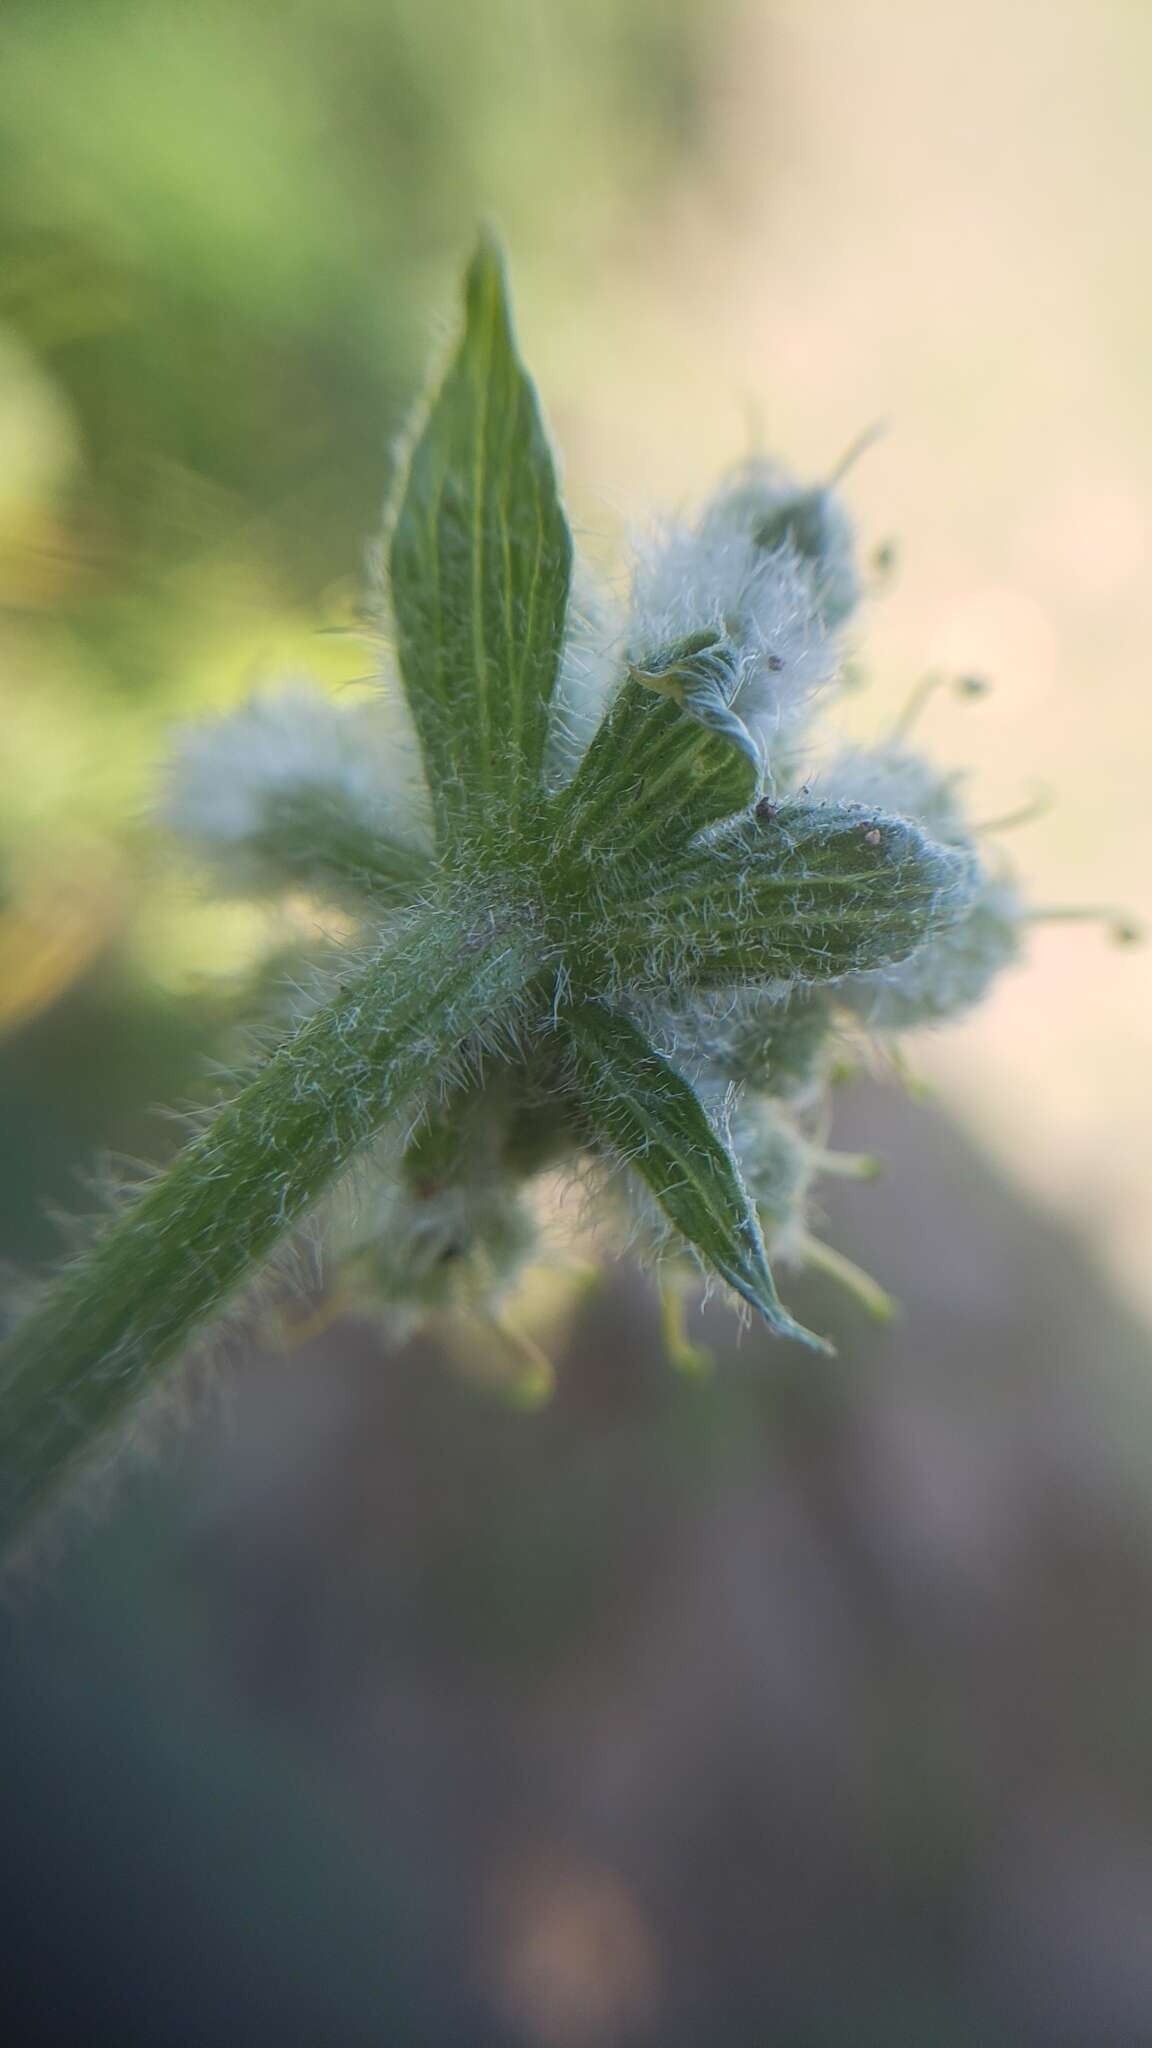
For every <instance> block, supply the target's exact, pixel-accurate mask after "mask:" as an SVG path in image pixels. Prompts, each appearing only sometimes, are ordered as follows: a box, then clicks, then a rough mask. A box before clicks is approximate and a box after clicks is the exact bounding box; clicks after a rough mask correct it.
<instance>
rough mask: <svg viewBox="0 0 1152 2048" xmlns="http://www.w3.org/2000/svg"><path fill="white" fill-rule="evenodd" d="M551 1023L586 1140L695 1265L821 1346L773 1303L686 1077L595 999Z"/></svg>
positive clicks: (757, 1249)
mask: <svg viewBox="0 0 1152 2048" xmlns="http://www.w3.org/2000/svg"><path fill="white" fill-rule="evenodd" d="M561 1028H562V1029H563V1030H564V1031H565V1032H566V1033H567V1035H568V1038H569V1040H570V1043H571V1047H572V1053H573V1060H574V1065H575V1075H576V1086H577V1089H578V1091H579V1095H580V1098H581V1102H582V1107H583V1111H584V1115H585V1117H586V1119H587V1126H588V1131H589V1134H590V1136H591V1137H592V1139H593V1140H594V1141H595V1143H596V1144H597V1145H599V1146H601V1147H603V1149H604V1150H605V1151H607V1152H609V1153H612V1154H614V1155H615V1156H616V1157H618V1158H620V1159H623V1160H625V1161H626V1162H627V1164H628V1165H629V1166H631V1167H632V1168H633V1169H634V1170H635V1171H636V1172H637V1173H638V1174H639V1175H640V1177H641V1179H642V1180H643V1181H644V1182H645V1184H646V1186H647V1187H648V1189H649V1191H650V1192H651V1194H652V1195H653V1196H654V1197H655V1199H656V1201H657V1202H658V1203H659V1205H660V1208H661V1209H662V1210H663V1212H664V1214H665V1216H667V1218H668V1221H669V1222H670V1223H671V1224H672V1225H673V1226H674V1227H675V1229H676V1230H678V1231H679V1233H680V1235H681V1236H682V1237H683V1238H685V1239H686V1240H687V1242H688V1243H689V1244H690V1245H691V1246H692V1248H693V1250H694V1251H696V1252H697V1253H698V1255H699V1256H700V1258H701V1259H702V1260H703V1261H704V1263H705V1264H706V1265H708V1266H711V1267H712V1269H713V1270H714V1271H715V1272H717V1273H718V1274H719V1275H720V1277H721V1279H722V1280H726V1281H727V1283H728V1285H729V1286H730V1287H734V1288H735V1290H736V1292H737V1294H739V1295H741V1296H742V1297H743V1299H744V1300H745V1301H747V1302H750V1303H751V1305H752V1307H753V1308H755V1309H758V1310H759V1312H760V1314H761V1315H762V1316H763V1317H764V1320H765V1322H766V1323H768V1324H769V1325H770V1327H771V1328H772V1329H773V1330H775V1331H776V1332H777V1333H778V1335H780V1336H784V1337H798V1338H799V1339H800V1341H801V1342H802V1343H805V1344H809V1345H812V1346H813V1347H814V1348H815V1349H816V1350H819V1351H823V1350H827V1349H828V1346H827V1345H826V1344H825V1343H824V1341H823V1340H822V1339H821V1338H819V1337H815V1336H813V1335H812V1333H811V1331H809V1330H805V1329H802V1328H801V1326H800V1324H799V1323H797V1322H794V1321H793V1319H792V1317H791V1316H790V1315H789V1314H788V1311H787V1309H785V1308H783V1307H782V1306H781V1303H780V1301H779V1298H778V1296H777V1293H776V1288H775V1284H774V1282H773V1279H772V1274H771V1270H770V1268H769V1265H768V1260H767V1256H766V1254H765V1251H764V1240H763V1238H762V1237H761V1234H760V1226H759V1223H758V1222H757V1220H756V1212H755V1209H754V1207H753V1204H752V1202H751V1200H750V1198H749V1196H748V1193H747V1190H746V1189H745V1187H744V1184H743V1182H742V1181H741V1179H740V1175H739V1172H738V1170H737V1167H736V1163H735V1161H734V1160H733V1159H732V1157H731V1155H730V1154H729V1153H728V1152H727V1151H726V1150H725V1148H724V1146H723V1145H722V1144H721V1142H720V1139H719V1138H718V1137H717V1135H716V1133H715V1131H714V1130H713V1129H712V1126H711V1124H710V1123H709V1121H708V1118H707V1117H706V1116H705V1114H704V1110H703V1108H702V1106H701V1104H700V1101H699V1099H698V1097H697V1096H696V1095H695V1094H694V1093H693V1091H692V1089H691V1088H690V1087H689V1086H688V1083H687V1082H686V1081H685V1080H683V1079H682V1078H681V1076H680V1075H679V1074H677V1073H676V1071H675V1069H674V1068H672V1067H670V1066H669V1064H668V1062H667V1060H666V1059H664V1058H662V1056H661V1055H660V1054H659V1053H658V1052H657V1051H656V1050H655V1048H654V1047H653V1046H651V1045H649V1043H648V1041H647V1039H646V1038H645V1037H644V1035H643V1033H642V1032H640V1031H638V1030H637V1028H636V1026H635V1025H634V1024H633V1023H631V1022H630V1021H629V1020H628V1018H626V1017H622V1016H621V1015H620V1014H619V1012H618V1011H615V1010H610V1009H608V1008H606V1007H605V1005H603V1004H601V1003H596V1002H580V1003H576V1004H573V1005H572V1007H571V1008H570V1009H568V1010H567V1011H565V1012H563V1013H562V1018H561Z"/></svg>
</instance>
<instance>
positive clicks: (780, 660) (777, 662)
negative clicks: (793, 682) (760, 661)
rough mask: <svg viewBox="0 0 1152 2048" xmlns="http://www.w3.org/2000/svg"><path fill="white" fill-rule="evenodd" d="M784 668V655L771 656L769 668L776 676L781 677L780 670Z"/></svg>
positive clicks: (769, 657)
mask: <svg viewBox="0 0 1152 2048" xmlns="http://www.w3.org/2000/svg"><path fill="white" fill-rule="evenodd" d="M783 666H784V657H783V655H782V654H770V655H769V656H768V667H769V668H770V669H771V670H772V671H773V673H774V674H776V675H779V673H780V670H781V669H782V668H783Z"/></svg>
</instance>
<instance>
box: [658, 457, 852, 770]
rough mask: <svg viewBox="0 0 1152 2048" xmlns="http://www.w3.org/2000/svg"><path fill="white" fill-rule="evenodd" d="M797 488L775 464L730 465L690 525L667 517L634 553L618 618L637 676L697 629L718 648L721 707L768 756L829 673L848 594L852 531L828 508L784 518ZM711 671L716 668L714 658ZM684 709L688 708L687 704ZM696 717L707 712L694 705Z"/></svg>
mask: <svg viewBox="0 0 1152 2048" xmlns="http://www.w3.org/2000/svg"><path fill="white" fill-rule="evenodd" d="M810 495H811V494H805V493H804V492H802V491H801V490H800V489H799V487H797V486H795V485H793V484H792V483H791V482H790V481H789V480H788V479H786V478H785V477H784V476H783V474H782V473H781V472H779V471H777V470H775V469H768V468H766V467H764V466H761V465H756V466H754V467H752V468H749V469H746V470H744V471H741V472H740V473H739V475H738V476H737V477H736V478H734V479H733V480H732V482H731V483H730V484H729V485H727V486H726V487H725V489H723V490H722V491H721V492H720V493H719V494H718V496H717V497H716V498H715V499H714V500H713V501H712V503H711V504H710V505H709V506H708V507H707V508H706V509H705V511H704V513H703V515H702V517H701V518H700V519H699V520H698V521H697V522H696V523H695V524H694V525H669V526H667V527H665V528H664V529H663V530H662V531H661V532H660V533H658V534H657V536H656V538H655V541H654V543H653V545H652V546H651V547H650V548H649V549H648V550H646V551H643V552H641V553H640V554H639V555H638V558H637V561H636V566H635V573H634V576H633V582H632V592H631V604H630V611H629V617H628V623H627V627H626V645H627V650H628V658H629V660H630V662H631V663H632V664H633V666H634V668H635V669H636V670H637V671H638V672H639V673H641V674H644V673H645V672H648V671H651V670H652V669H654V668H657V667H658V666H659V664H660V662H661V661H662V660H663V659H666V658H667V656H668V651H669V650H676V649H678V648H681V647H683V646H684V645H685V643H690V642H693V641H697V640H699V639H700V638H701V636H702V635H704V634H705V633H710V634H712V635H713V636H714V645H715V647H717V648H720V649H724V650H726V651H727V652H728V653H729V656H730V663H729V671H728V673H729V680H728V682H727V686H726V688H725V689H724V693H723V694H724V703H725V708H726V709H727V710H728V711H730V712H731V713H733V714H734V715H735V716H736V718H738V719H739V720H740V721H741V722H742V723H743V725H744V727H745V728H746V729H747V731H748V732H749V733H750V734H751V735H752V737H753V739H754V741H755V742H756V744H757V746H758V748H759V750H760V752H761V755H762V757H763V758H764V759H765V760H767V761H768V762H769V763H775V762H776V761H777V760H778V759H779V757H780V753H781V749H782V747H783V746H786V745H787V743H788V741H789V740H790V739H791V738H793V737H794V736H795V734H796V732H797V729H798V728H799V727H800V726H801V724H802V723H803V721H804V720H805V719H806V718H807V716H808V715H809V712H810V710H811V707H812V703H813V699H814V698H815V697H816V695H817V693H818V692H819V691H820V690H821V689H823V688H825V687H826V686H827V685H828V684H829V683H831V682H832V681H833V679H834V678H835V676H836V674H837V671H838V669H839V667H840V663H841V659H842V650H841V646H840V643H839V639H838V629H839V627H840V626H841V625H842V624H843V622H844V620H845V619H846V618H847V615H848V611H849V610H850V608H851V607H850V605H848V604H846V603H845V597H846V595H847V593H848V592H849V591H851V593H852V598H853V601H854V598H855V592H856V583H855V572H854V570H853V569H852V568H851V561H852V548H851V532H850V528H849V527H848V526H847V523H846V518H845V515H844V514H843V513H841V512H840V510H839V508H837V510H836V512H835V514H834V515H833V514H832V513H829V514H828V515H827V517H826V518H825V519H824V521H823V524H822V525H820V526H819V529H818V530H817V529H816V528H814V527H813V528H810V525H809V524H808V523H805V524H803V525H800V524H790V523H789V521H788V518H787V517H786V507H787V506H789V505H791V506H793V507H796V508H801V507H803V506H804V505H806V503H807V498H808V496H810ZM713 673H715V669H714V667H713ZM689 708H694V707H693V706H692V705H691V704H689ZM704 715H705V716H706V715H707V714H706V711H705V713H704Z"/></svg>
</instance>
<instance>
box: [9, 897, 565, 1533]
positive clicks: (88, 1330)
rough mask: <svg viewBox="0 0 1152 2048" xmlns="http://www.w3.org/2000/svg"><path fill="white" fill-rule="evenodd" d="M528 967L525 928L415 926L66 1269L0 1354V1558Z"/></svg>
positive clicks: (510, 999)
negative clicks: (201, 1327)
mask: <svg viewBox="0 0 1152 2048" xmlns="http://www.w3.org/2000/svg"><path fill="white" fill-rule="evenodd" d="M540 964H541V955H540V946H539V943H538V942H536V941H534V940H533V939H532V938H531V937H530V936H529V935H528V934H526V933H525V932H524V930H523V928H522V927H518V928H517V930H516V931H514V932H510V931H509V930H508V929H507V928H498V927H497V925H496V923H495V921H494V920H489V921H488V922H487V923H486V925H485V926H484V928H483V929H481V930H480V931H477V929H476V926H475V925H467V926H465V925H463V924H462V922H461V921H460V920H459V919H457V918H456V917H454V916H452V915H450V914H446V913H445V911H444V910H443V909H442V908H437V909H435V910H422V911H419V912H414V913H413V914H412V916H411V917H410V918H409V919H408V920H407V921H406V923H405V924H404V925H402V926H400V927H399V928H398V929H397V930H396V932H395V933H394V934H393V935H392V936H391V937H390V940H389V944H388V946H387V948H386V950H384V951H382V952H380V953H378V954H377V955H376V956H375V957H374V958H373V959H372V960H371V961H370V963H369V964H368V965H367V966H365V967H362V968H361V969H360V970H359V971H358V973H357V974H356V975H355V977H354V978H353V979H351V980H349V981H348V982H347V983H345V984H344V985H343V986H342V987H341V988H340V990H339V991H338V992H337V994H336V996H335V998H334V999H333V1001H332V1002H331V1003H330V1004H329V1005H328V1006H327V1007H326V1008H325V1009H322V1010H320V1011H318V1012H316V1013H315V1014H313V1015H312V1016H310V1017H307V1018H306V1019H305V1020H304V1021H303V1022H302V1023H301V1024H300V1025H298V1027H297V1028H296V1030H295V1031H294V1032H293V1034H292V1035H291V1037H290V1038H289V1039H288V1040H287V1041H286V1042H285V1044H283V1045H282V1046H281V1047H280V1048H279V1050H278V1051H277V1052H275V1053H274V1054H273V1055H272V1056H271V1057H270V1058H269V1059H268V1060H267V1062H266V1063H265V1064H264V1065H263V1066H262V1067H261V1068H260V1069H259V1070H258V1071H257V1072H256V1074H255V1076H254V1078H253V1079H252V1080H251V1081H250V1082H249V1083H248V1085H247V1086H246V1087H245V1088H243V1089H242V1090H241V1092H240V1093H239V1094H237V1095H236V1097H235V1098H234V1099H233V1101H232V1102H231V1103H230V1104H229V1105H227V1106H226V1107H225V1108H224V1109H223V1110H221V1111H220V1112H219V1113H218V1114H217V1115H216V1117H215V1118H214V1119H213V1121H212V1122H211V1123H210V1124H209V1125H208V1127H207V1128H206V1129H205V1130H204V1131H203V1132H202V1133H201V1134H200V1135H199V1136H198V1137H197V1138H195V1139H194V1140H193V1142H192V1143H191V1144H190V1145H189V1146H188V1147H187V1148H186V1149H185V1151H184V1152H183V1153H181V1155H180V1156H179V1158H178V1159H177V1160H176V1161H175V1163H174V1165H173V1166H172V1167H171V1168H170V1169H169V1170H168V1172H167V1173H165V1174H164V1175H163V1176H162V1177H161V1178H160V1179H158V1180H157V1181H156V1183H155V1185H154V1186H153V1187H151V1188H150V1189H149V1190H148V1192H147V1193H146V1194H145V1195H144V1196H143V1197H142V1198H141V1199H140V1200H139V1201H137V1202H136V1203H135V1204H134V1205H133V1206H132V1207H131V1208H130V1209H128V1210H127V1211H126V1212H125V1213H124V1214H123V1215H122V1216H121V1217H120V1218H119V1219H118V1220H117V1221H116V1222H115V1223H114V1224H112V1225H111V1227H110V1228H109V1229H108V1230H107V1231H106V1232H105V1233H104V1234H103V1235H102V1236H101V1237H100V1238H99V1239H98V1240H97V1242H96V1243H95V1244H94V1245H93V1246H92V1248H91V1249H90V1250H89V1251H87V1252H86V1253H85V1254H84V1255H83V1256H82V1257H81V1258H80V1259H78V1260H77V1261H76V1262H75V1264H73V1265H72V1266H70V1267H68V1268H66V1269H65V1271H64V1272H63V1273H62V1275H61V1277H60V1279H59V1280H58V1281H57V1283H56V1285H55V1286H54V1287H53V1288H52V1289H51V1291H50V1292H49V1293H48V1294H47V1296H46V1297H45V1299H44V1301H43V1302H42V1303H41V1304H40V1305H39V1306H38V1307H36V1308H35V1309H33V1311H32V1312H31V1313H30V1314H29V1316H28V1317H27V1319H26V1320H25V1321H24V1322H23V1323H22V1324H20V1325H19V1326H18V1328H17V1329H16V1331H15V1333H14V1335H13V1336H12V1337H11V1338H10V1340H9V1342H8V1343H7V1345H6V1346H5V1347H4V1349H3V1350H2V1351H0V1544H2V1543H3V1542H4V1541H5V1540H6V1539H7V1538H9V1537H11V1536H13V1535H15V1534H16V1533H17V1532H18V1530H19V1529H20V1527H21V1526H22V1524H23V1523H24V1522H25V1521H26V1520H27V1519H28V1517H29V1516H30V1515H31V1514H33V1513H34V1512H36V1510H37V1509H38V1508H39V1507H40V1506H42V1505H43V1504H44V1503H45V1502H46V1501H47V1499H48V1498H49V1497H50V1496H51V1495H52V1494H53V1493H55V1492H56V1491H57V1490H58V1488H59V1486H60V1485H61V1483H62V1482H63V1481H64V1480H65V1479H66V1478H67V1476H68V1475H69V1474H70V1473H71V1471H72V1469H73V1468H74V1467H75V1466H76V1465H77V1464H78V1463H79V1462H80V1461H81V1460H82V1459H84V1458H85V1457H86V1456H87V1455H88V1454H89V1453H90V1452H91V1451H92V1450H93V1449H95V1448H96V1447H97V1446H98V1445H99V1443H100V1442H101V1440H102V1439H103V1438H104V1437H105V1434H106V1432H108V1431H109V1430H110V1428H111V1427H112V1425H113V1424H115V1423H116V1422H117V1421H118V1420H119V1419H120V1418H121V1416H122V1415H123V1413H124V1411H125V1410H126V1409H127V1408H128V1407H129V1406H130V1404H131V1403H132V1402H134V1401H135V1400H136V1399H137V1398H138V1397H139V1396H140V1395H141V1394H142V1393H143V1392H144V1390H145V1389H146V1388H147V1387H148V1386H149V1385H150V1384H151V1383H152V1382H153V1381H154V1380H155V1379H156V1378H157V1377H158V1376H159V1373H160V1369H161V1368H162V1367H163V1366H164V1365H165V1364H166V1363H167V1362H168V1361H170V1360H171V1359H172V1358H173V1356H174V1354H175V1353H176V1352H177V1351H178V1350H179V1349H180V1347H181V1345H182V1344H183V1343H184V1341H185V1340H186V1338H187V1337H188V1336H189V1335H190V1334H191V1333H192V1332H193V1331H194V1330H195V1329H196V1328H197V1327H198V1326H199V1325H200V1324H202V1323H203V1322H205V1321H206V1320H207V1319H208V1318H209V1317H211V1316H213V1315H215V1314H216V1313H217V1311H218V1310H219V1309H220V1308H221V1306H222V1305H223V1303H224V1302H225V1301H226V1300H227V1299H228V1297H229V1296H230V1295H232V1294H233V1293H234V1292H235V1291H236V1289H237V1288H238V1287H239V1286H240V1285H241V1284H242V1283H243V1282H244V1281H245V1280H246V1279H247V1278H248V1277H249V1276H250V1275H251V1273H252V1272H253V1270H254V1268H255V1267H256V1265H257V1263H258V1262H259V1261H260V1260H261V1259H262V1258H263V1257H264V1256H265V1255H266V1254H267V1253H268V1252H269V1251H270V1250H271V1249H272V1247H273V1246H274V1245H275V1244H276V1243H277V1241H278V1240H279V1239H281V1238H282V1237H283V1236H284V1235H285V1234H286V1233H287V1232H288V1231H289V1230H290V1229H291V1227H292V1226H293V1224H295V1223H296V1222H297V1221H298V1220H299V1219H300V1217H301V1216H302V1215H303V1214H304V1212H305V1211H306V1210H307V1209H308V1208H309V1207H310V1206H311V1205H312V1204H313V1203H314V1202H315V1201H316V1199H317V1198H318V1197H319V1196H320V1195H321V1194H322V1193H323V1191H324V1189H325V1188H326V1187H327V1186H328V1184H329V1183H330V1181H331V1180H332V1179H333V1178H334V1176H335V1175H336V1174H337V1173H339V1171H340V1170H341V1168H343V1167H344V1166H346V1165H347V1164H348V1162H349V1161H350V1160H351V1159H352V1157H353V1156H354V1155H355V1153H356V1152H357V1151H358V1150H359V1148H360V1147H361V1146H362V1145H363V1144H364V1143H365V1142H366V1140H368V1139H369V1138H371V1137H372V1136H373V1134H374V1133H375V1132H376V1131H378V1130H379V1129H380V1126H381V1125H382V1124H383V1123H384V1121H385V1120H386V1119H387V1118H388V1117H389V1116H390V1115H391V1114H393V1112H394V1111H395V1110H396V1109H397V1107H399V1106H401V1105H404V1104H405V1103H410V1104H411V1105H412V1106H413V1108H417V1107H419V1106H420V1102H421V1099H423V1100H427V1099H428V1097H429V1096H430V1095H431V1094H433V1093H434V1091H435V1089H436V1087H437V1085H438V1084H440V1083H441V1082H442V1081H443V1078H444V1070H445V1067H446V1065H447V1063H448V1062H449V1061H450V1060H451V1059H452V1058H453V1056H454V1054H455V1053H456V1052H457V1051H458V1050H459V1048H460V1046H461V1045H462V1043H463V1042H464V1041H466V1040H467V1039H468V1038H469V1037H470V1036H472V1035H473V1034H475V1033H483V1032H484V1031H485V1030H486V1029H487V1031H488V1032H489V1033H490V1032H491V1030H492V1029H493V1028H496V1029H497V1030H498V1028H499V1025H500V1022H501V1019H502V1018H503V1017H505V1016H507V1015H508V1013H509V1012H510V1010H511V1009H512V1007H513V1005H514V1003H515V1000H516V998H517V996H518V994H519V993H520V991H521V989H522V988H523V987H524V985H525V983H526V982H527V981H528V979H529V978H530V976H531V975H532V973H533V972H535V971H538V970H539V967H540Z"/></svg>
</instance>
